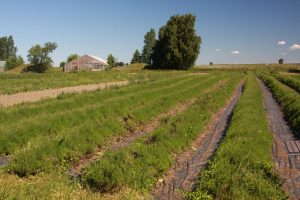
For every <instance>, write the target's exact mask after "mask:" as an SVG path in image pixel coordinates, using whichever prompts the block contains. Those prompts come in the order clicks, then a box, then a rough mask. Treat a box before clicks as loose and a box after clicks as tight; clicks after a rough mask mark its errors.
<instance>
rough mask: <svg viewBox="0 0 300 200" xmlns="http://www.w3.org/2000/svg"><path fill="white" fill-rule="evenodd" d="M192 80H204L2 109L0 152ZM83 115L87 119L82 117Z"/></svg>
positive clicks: (174, 81)
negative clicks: (97, 112)
mask: <svg viewBox="0 0 300 200" xmlns="http://www.w3.org/2000/svg"><path fill="white" fill-rule="evenodd" d="M195 80H197V81H201V80H206V77H198V78H197V77H190V78H187V77H185V78H181V79H178V78H176V79H172V80H170V81H158V83H156V82H152V84H153V87H155V88H157V89H155V90H153V89H152V87H151V85H149V84H148V83H147V84H146V83H145V84H141V85H138V86H130V87H125V88H120V89H114V90H107V91H103V92H102V91H98V92H91V93H84V94H77V95H73V96H71V97H69V98H66V99H65V100H61V99H60V100H49V102H48V101H47V102H46V106H45V104H44V103H37V105H34V106H33V107H32V105H28V106H23V107H19V108H18V109H15V108H12V109H3V110H2V112H1V116H2V118H3V121H4V122H1V124H2V126H1V128H0V130H1V133H2V134H1V135H0V144H1V145H0V152H1V153H6V154H9V153H11V152H13V151H14V150H15V149H16V148H18V147H19V145H22V144H25V143H26V142H28V140H30V139H31V138H34V137H36V136H39V135H47V136H50V135H53V134H55V133H58V132H59V131H61V130H63V129H65V128H66V127H67V128H68V131H70V130H69V128H70V127H71V128H75V127H78V126H80V125H82V124H83V123H85V122H89V123H91V122H90V121H89V119H91V117H92V116H91V115H90V114H91V112H93V111H99V112H101V114H98V115H94V116H95V117H98V118H100V116H102V118H103V117H107V114H106V113H107V112H110V111H111V109H113V106H114V105H115V107H114V108H122V107H124V108H126V107H128V108H130V109H133V108H134V107H137V106H138V105H141V103H143V102H145V101H151V99H155V98H157V97H158V96H159V95H162V94H165V93H166V92H170V91H174V88H176V87H179V88H184V87H185V84H190V83H193V82H195ZM136 99H139V101H137V100H136ZM124 101H125V102H124ZM116 104H120V105H118V106H117V105H116ZM39 105H40V106H39ZM107 105H109V106H107ZM129 106H130V107H129ZM28 107H29V108H28ZM11 110H12V111H11ZM124 113H126V112H124ZM84 114H85V115H88V116H82V115H84ZM8 119H9V120H8Z"/></svg>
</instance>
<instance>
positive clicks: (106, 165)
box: [82, 73, 244, 193]
mask: <svg viewBox="0 0 300 200" xmlns="http://www.w3.org/2000/svg"><path fill="white" fill-rule="evenodd" d="M243 77H244V76H243V75H242V73H238V74H237V75H232V76H231V77H230V79H229V80H228V81H223V82H221V83H220V84H218V85H215V86H214V87H212V86H208V85H205V86H204V88H207V89H208V90H206V92H203V93H201V95H199V96H198V97H197V100H196V102H195V103H194V104H193V105H192V106H190V107H189V108H188V109H187V110H185V111H184V112H182V113H180V114H178V115H176V116H169V117H166V118H164V119H162V120H161V123H160V125H159V126H158V127H157V128H156V129H155V130H154V131H153V132H151V134H149V135H147V136H144V137H142V138H139V139H138V140H136V141H135V142H134V143H133V144H131V145H130V146H128V147H126V148H123V149H119V150H117V151H111V152H108V153H107V154H104V156H103V157H102V158H101V159H100V160H99V161H95V162H94V163H92V164H91V165H90V166H89V167H87V168H86V170H85V172H84V175H83V177H82V182H83V184H84V185H85V186H87V187H89V188H92V189H93V190H95V191H100V192H113V191H116V190H118V189H119V188H121V187H130V188H133V189H135V190H137V191H139V192H146V193H147V192H148V191H149V190H150V189H151V188H152V187H153V186H154V184H155V183H156V181H157V179H158V178H159V177H161V176H162V175H163V173H164V172H166V170H168V169H169V167H170V166H171V164H172V163H173V162H174V160H175V158H174V155H176V154H178V153H180V152H182V151H183V150H184V149H186V148H187V147H189V146H190V144H191V142H192V141H193V140H194V139H195V138H196V137H197V136H198V135H199V134H200V133H201V132H202V131H203V130H204V128H205V126H207V124H208V122H209V121H210V119H211V117H212V115H213V113H215V112H217V111H218V110H219V109H220V108H221V107H223V106H224V105H225V102H226V100H228V99H229V98H230V97H231V96H232V94H233V91H234V89H235V88H236V86H237V84H238V83H239V82H240V81H241V79H242V78H243Z"/></svg>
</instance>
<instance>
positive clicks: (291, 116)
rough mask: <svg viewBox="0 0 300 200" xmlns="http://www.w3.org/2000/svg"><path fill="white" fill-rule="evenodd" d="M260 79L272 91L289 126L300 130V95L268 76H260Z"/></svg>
mask: <svg viewBox="0 0 300 200" xmlns="http://www.w3.org/2000/svg"><path fill="white" fill-rule="evenodd" d="M259 77H260V78H261V79H262V80H263V82H264V83H265V84H266V85H267V87H268V88H269V89H270V90H271V92H272V93H273V95H274V97H275V98H276V100H277V101H278V102H279V103H280V105H281V108H282V110H283V112H284V114H285V117H286V119H287V121H288V122H289V124H290V125H291V126H292V127H293V128H294V129H295V130H299V129H300V95H299V93H297V92H296V91H295V90H293V89H291V88H290V87H288V86H286V85H284V84H282V83H281V82H279V81H278V80H276V79H275V78H274V77H272V76H270V75H268V74H265V73H264V74H260V75H259Z"/></svg>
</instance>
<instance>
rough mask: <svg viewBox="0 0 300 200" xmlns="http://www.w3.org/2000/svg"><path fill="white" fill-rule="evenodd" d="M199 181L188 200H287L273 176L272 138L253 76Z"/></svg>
mask: <svg viewBox="0 0 300 200" xmlns="http://www.w3.org/2000/svg"><path fill="white" fill-rule="evenodd" d="M200 177H201V179H200V182H199V184H198V186H197V189H196V190H195V191H194V192H192V193H191V194H189V195H188V196H187V197H188V199H189V200H194V199H201V198H198V197H202V196H203V195H208V196H210V197H211V198H212V199H262V200H263V199H286V196H285V194H284V192H283V191H282V189H281V188H280V181H279V178H278V177H277V175H275V173H274V166H273V159H272V134H271V133H270V132H269V130H268V123H267V120H266V115H265V112H264V106H263V95H262V91H261V89H260V87H259V85H258V83H257V82H256V80H255V76H254V75H251V76H250V77H248V79H247V81H246V83H245V87H244V92H243V94H242V96H241V98H240V100H239V102H238V104H237V105H236V107H235V109H234V114H233V117H232V121H231V123H230V127H229V129H228V131H227V133H226V137H225V139H224V140H223V142H222V143H221V145H220V146H219V148H218V150H217V152H216V155H215V156H214V158H213V159H212V161H211V162H210V163H209V166H208V168H207V169H206V170H205V171H203V172H202V173H201V174H200Z"/></svg>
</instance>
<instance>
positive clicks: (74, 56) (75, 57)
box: [67, 54, 80, 63]
mask: <svg viewBox="0 0 300 200" xmlns="http://www.w3.org/2000/svg"><path fill="white" fill-rule="evenodd" d="M79 57H80V56H79V55H78V54H71V55H69V57H68V58H67V63H68V62H71V61H72V60H75V59H77V58H79Z"/></svg>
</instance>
